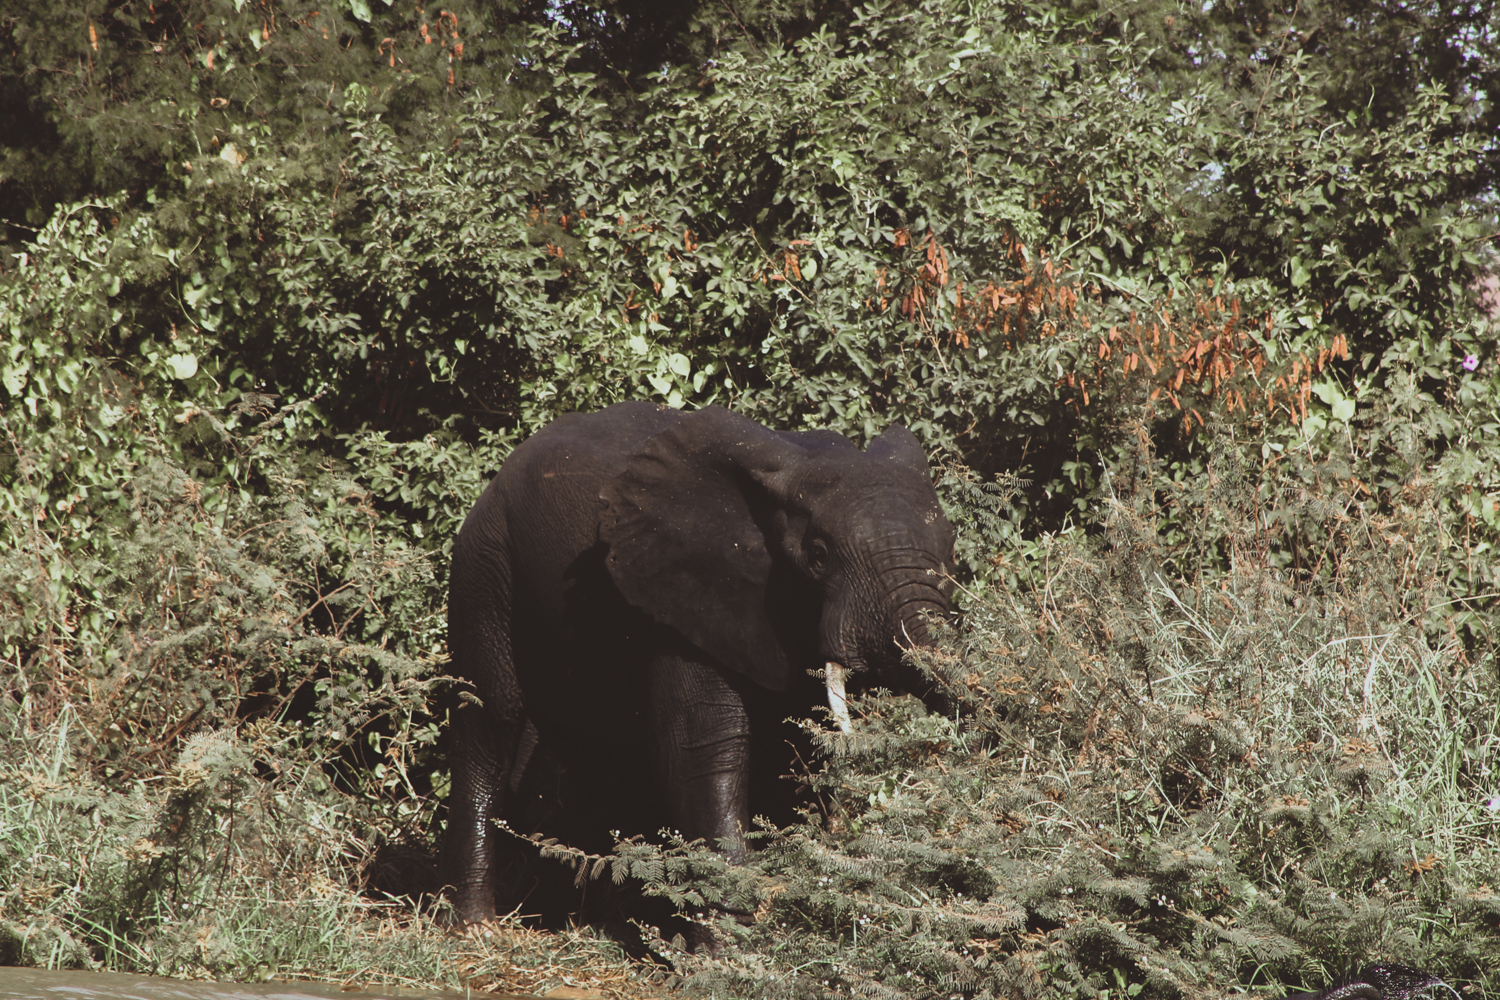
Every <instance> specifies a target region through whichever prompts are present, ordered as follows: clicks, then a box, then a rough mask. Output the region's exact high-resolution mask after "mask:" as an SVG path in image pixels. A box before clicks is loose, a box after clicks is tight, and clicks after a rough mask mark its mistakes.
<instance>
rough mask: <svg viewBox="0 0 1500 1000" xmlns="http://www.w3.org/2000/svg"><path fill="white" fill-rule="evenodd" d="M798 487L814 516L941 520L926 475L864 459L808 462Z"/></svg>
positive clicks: (898, 466)
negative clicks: (904, 516)
mask: <svg viewBox="0 0 1500 1000" xmlns="http://www.w3.org/2000/svg"><path fill="white" fill-rule="evenodd" d="M798 486H799V488H798V490H797V494H798V499H800V500H801V501H802V502H804V503H805V504H806V505H807V507H808V509H809V510H810V511H811V512H812V513H813V515H814V516H819V515H831V514H839V513H843V514H849V515H856V516H857V515H862V514H863V515H870V516H876V517H883V518H889V517H891V516H900V515H901V514H902V512H904V511H909V512H910V513H911V514H912V516H913V517H915V518H916V519H918V520H920V521H923V522H925V523H933V522H934V521H935V520H936V518H938V517H941V513H940V508H939V507H938V500H937V493H936V492H934V490H933V488H932V484H931V483H930V482H929V481H928V479H927V477H926V476H925V475H923V474H922V473H921V472H919V471H917V470H915V469H911V468H908V467H905V466H901V465H897V464H895V463H891V462H882V461H879V460H877V459H871V458H866V457H864V456H858V458H857V460H854V461H818V462H811V463H809V464H808V468H807V469H806V470H805V474H804V475H803V476H802V477H800V481H799V484H798Z"/></svg>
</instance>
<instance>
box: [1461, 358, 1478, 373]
mask: <svg viewBox="0 0 1500 1000" xmlns="http://www.w3.org/2000/svg"><path fill="white" fill-rule="evenodd" d="M1478 367H1479V358H1478V356H1477V355H1473V354H1466V355H1464V371H1466V372H1471V371H1473V370H1474V369H1476V368H1478Z"/></svg>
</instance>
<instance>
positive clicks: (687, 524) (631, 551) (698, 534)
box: [600, 407, 953, 727]
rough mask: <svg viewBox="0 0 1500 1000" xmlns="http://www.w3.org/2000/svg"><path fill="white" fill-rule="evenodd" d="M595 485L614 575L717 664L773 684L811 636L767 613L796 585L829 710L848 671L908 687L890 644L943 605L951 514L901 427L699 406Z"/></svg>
mask: <svg viewBox="0 0 1500 1000" xmlns="http://www.w3.org/2000/svg"><path fill="white" fill-rule="evenodd" d="M602 498H603V499H604V500H606V501H607V502H608V504H609V506H608V509H607V510H606V511H605V514H604V517H603V520H602V524H601V529H600V531H601V538H602V540H603V541H605V542H607V543H608V545H609V557H608V558H609V568H610V573H611V574H612V576H613V577H614V580H615V583H616V585H617V586H618V587H619V589H620V591H621V592H622V593H623V594H624V595H625V597H626V599H627V600H629V601H630V602H631V603H632V604H635V605H636V606H637V607H640V608H642V609H643V610H645V611H646V612H648V613H649V614H650V615H652V616H653V617H654V618H655V619H656V620H657V621H660V622H662V623H663V624H666V625H668V626H670V627H672V628H674V629H676V630H677V631H678V632H680V633H682V634H683V635H684V636H686V637H687V638H688V640H689V641H691V642H692V643H693V644H694V645H696V646H698V647H700V648H701V649H703V650H705V651H707V652H708V653H710V654H711V655H713V656H714V657H715V658H716V659H718V660H719V661H720V662H722V663H723V664H725V665H726V666H727V667H729V668H730V669H732V670H736V671H739V672H740V673H743V674H745V675H746V676H748V677H749V678H751V679H752V680H754V681H755V682H756V683H758V684H761V685H763V686H764V687H767V688H770V689H773V690H782V689H784V688H785V687H786V685H787V683H788V680H789V676H790V671H791V670H792V669H793V667H794V664H793V663H792V662H791V660H790V659H789V653H790V654H791V655H796V654H797V653H799V652H809V653H810V652H812V651H807V650H800V649H796V648H793V649H790V650H789V648H788V647H789V645H792V646H795V645H796V644H795V643H793V644H789V643H788V641H787V636H786V631H785V628H784V622H782V621H780V620H779V619H780V618H781V617H782V616H783V613H782V611H781V610H779V609H782V608H785V606H786V599H785V598H786V594H782V593H778V592H777V591H778V588H783V589H787V588H790V587H792V586H793V585H795V587H796V592H797V593H798V594H799V595H803V597H799V598H798V600H802V602H803V603H808V602H811V601H819V602H820V606H821V614H820V618H819V623H818V628H817V637H816V639H815V640H812V641H814V642H816V644H817V647H818V648H817V650H816V651H815V653H816V655H817V656H818V657H819V659H820V660H821V661H823V662H826V664H827V678H828V682H829V700H830V703H831V705H832V707H833V709H834V712H835V715H838V716H839V718H840V724H841V725H844V726H845V727H847V718H848V717H847V712H846V711H844V709H843V704H842V702H843V688H842V683H843V676H844V674H845V673H846V672H847V673H850V674H854V675H859V674H865V673H867V672H868V673H870V674H872V675H873V677H874V678H876V679H878V680H879V681H881V682H883V683H885V684H888V685H889V686H892V687H895V688H898V689H901V690H909V691H910V690H917V685H918V677H917V674H916V672H915V671H912V670H910V668H908V667H903V664H902V659H901V647H904V646H909V645H912V644H920V643H922V642H924V641H925V640H926V638H927V630H926V625H925V623H924V621H923V612H937V613H944V612H946V611H947V610H948V581H949V579H950V573H951V572H952V565H951V562H952V552H953V529H952V527H951V526H950V525H949V523H948V520H947V518H945V517H944V516H943V512H942V509H941V508H940V507H939V505H938V499H937V494H936V492H934V490H933V488H932V483H931V480H930V472H929V470H928V467H927V457H926V455H925V454H924V453H923V452H922V449H921V446H920V445H919V444H918V442H917V440H916V438H915V437H913V436H912V434H911V433H910V432H909V431H907V430H906V429H905V428H901V427H892V428H890V429H889V430H887V431H886V432H885V433H883V434H881V435H880V436H879V437H878V438H876V439H875V440H874V441H873V442H872V443H871V444H870V447H869V450H868V451H864V452H861V451H860V450H859V449H858V448H856V447H855V446H854V445H853V444H851V443H850V442H849V441H848V440H846V439H844V438H842V437H840V436H838V435H837V434H833V433H830V432H826V431H813V432H805V433H786V434H780V433H777V432H775V431H771V430H768V429H766V428H765V427H762V426H761V425H759V424H757V423H755V422H754V421H752V420H749V419H747V418H745V417H741V416H738V415H736V414H734V413H730V412H729V411H727V410H723V409H720V408H719V407H708V408H706V409H704V410H700V411H698V412H695V413H692V414H689V415H687V416H685V417H683V418H682V419H681V420H679V421H677V422H676V423H674V424H673V425H672V426H670V427H669V428H668V429H666V430H664V431H662V432H661V433H659V434H657V435H656V436H655V437H653V438H651V439H650V440H649V441H648V442H647V443H646V445H645V446H644V447H643V448H642V449H641V450H640V451H639V452H638V453H637V454H635V455H633V456H631V457H630V459H629V461H628V463H627V465H626V468H625V470H624V472H623V473H621V474H620V475H619V476H618V477H616V478H615V479H614V480H613V481H612V482H610V483H609V484H608V485H607V486H606V488H605V489H604V491H603V494H602ZM804 598H805V599H804ZM797 666H801V665H800V664H797ZM841 713H842V714H841Z"/></svg>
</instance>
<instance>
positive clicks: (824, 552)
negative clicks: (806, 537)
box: [807, 538, 828, 573]
mask: <svg viewBox="0 0 1500 1000" xmlns="http://www.w3.org/2000/svg"><path fill="white" fill-rule="evenodd" d="M807 567H808V569H811V570H812V571H813V572H814V573H821V572H823V570H825V569H827V568H828V545H827V544H826V543H825V542H824V541H823V539H821V538H814V539H813V540H812V541H811V542H809V543H808V546H807Z"/></svg>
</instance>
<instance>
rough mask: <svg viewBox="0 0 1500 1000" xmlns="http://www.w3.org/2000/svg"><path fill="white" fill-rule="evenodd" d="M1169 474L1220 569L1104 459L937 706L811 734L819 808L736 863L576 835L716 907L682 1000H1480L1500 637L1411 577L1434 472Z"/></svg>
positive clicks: (1421, 550)
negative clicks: (1260, 505) (1437, 978)
mask: <svg viewBox="0 0 1500 1000" xmlns="http://www.w3.org/2000/svg"><path fill="white" fill-rule="evenodd" d="M1267 479H1268V481H1274V477H1267ZM1158 485H1160V486H1163V487H1164V488H1165V489H1166V491H1167V495H1168V498H1169V502H1173V503H1177V504H1183V505H1202V506H1200V507H1199V508H1198V509H1200V510H1201V511H1202V512H1203V514H1204V520H1205V522H1206V521H1207V520H1209V519H1210V518H1213V519H1220V520H1222V521H1223V522H1225V523H1224V525H1223V526H1225V527H1228V528H1229V529H1231V530H1229V531H1228V532H1227V533H1226V535H1225V536H1224V537H1225V544H1226V545H1228V546H1229V548H1230V551H1231V561H1230V567H1229V570H1228V572H1227V573H1225V574H1223V575H1222V576H1215V577H1212V578H1210V577H1208V576H1203V577H1201V578H1199V579H1196V580H1194V579H1191V578H1189V577H1186V576H1184V575H1182V574H1180V573H1176V572H1173V571H1172V570H1171V569H1169V568H1168V567H1170V566H1171V565H1172V564H1173V563H1174V558H1175V557H1181V556H1183V555H1186V554H1187V553H1188V552H1190V551H1191V548H1190V547H1183V548H1181V549H1179V550H1176V551H1174V549H1173V547H1172V546H1170V545H1167V544H1165V543H1164V542H1163V541H1162V540H1161V538H1160V536H1159V535H1158V534H1157V532H1156V527H1157V526H1156V524H1155V517H1156V513H1155V511H1157V510H1158V508H1157V506H1156V504H1157V503H1158V502H1159V500H1160V495H1159V494H1157V493H1154V492H1152V491H1147V490H1139V491H1136V492H1134V493H1130V492H1126V491H1125V489H1124V488H1123V486H1121V485H1120V484H1112V485H1111V486H1110V487H1109V488H1107V489H1106V490H1104V491H1102V492H1101V493H1100V494H1099V495H1098V496H1097V503H1096V506H1095V512H1096V515H1097V522H1098V527H1099V528H1100V532H1099V534H1098V536H1097V537H1096V539H1095V540H1094V541H1093V542H1086V541H1085V540H1084V537H1083V536H1082V534H1081V533H1074V534H1068V535H1064V536H1060V537H1056V538H1050V539H1044V540H1043V541H1042V550H1043V554H1042V565H1043V567H1044V569H1043V572H1042V573H1040V574H1038V576H1037V581H1038V582H1037V584H1036V586H1034V587H1032V588H1030V589H1028V590H1024V591H1018V592H1013V593H1004V592H992V593H990V594H987V595H971V596H970V600H969V602H968V614H967V619H966V621H965V623H964V626H963V629H962V631H961V632H960V633H958V634H954V635H950V636H949V637H948V640H947V641H946V642H945V643H944V644H943V646H942V647H941V648H940V649H939V650H935V651H931V652H925V653H923V654H921V656H920V658H919V662H921V664H922V665H923V666H924V667H925V668H926V669H927V670H928V671H929V672H930V674H931V675H932V676H933V677H934V678H936V679H937V680H939V681H940V682H941V684H942V686H943V688H944V689H945V690H946V691H947V692H948V694H949V696H950V698H951V700H952V701H953V703H954V705H955V706H956V707H955V711H954V713H953V714H952V715H951V716H949V717H942V716H936V715H928V714H925V713H924V712H923V711H922V709H921V708H920V706H918V705H917V704H916V703H915V702H914V701H913V700H911V699H908V698H901V697H893V696H890V695H885V694H877V695H873V696H870V697H866V698H865V699H864V700H863V701H860V702H858V703H857V707H858V709H859V713H860V714H861V716H862V717H861V719H860V721H859V722H858V723H857V725H856V729H855V732H854V733H852V734H850V735H843V734H839V733H835V732H831V731H828V730H826V729H822V728H819V729H818V730H817V733H816V739H817V742H818V743H819V745H820V746H821V748H822V750H823V751H824V753H825V760H826V765H825V767H824V768H823V769H822V770H821V771H819V772H817V773H815V774H813V775H811V776H809V777H808V780H809V781H810V783H811V785H812V787H813V789H814V795H815V797H816V799H817V808H815V809H814V810H813V811H812V812H811V813H810V817H809V820H808V822H807V823H805V824H804V825H802V826H799V827H796V828H793V829H788V830H781V831H765V832H764V833H763V835H762V837H761V845H762V849H761V851H760V852H759V853H758V854H757V855H756V856H755V858H754V860H753V861H752V862H751V863H750V864H748V865H746V866H744V867H742V868H731V867H729V866H726V865H725V864H723V863H722V861H720V860H719V859H718V858H716V857H715V856H714V855H712V854H711V853H708V852H706V851H704V850H702V849H697V848H692V847H686V846H683V845H680V844H678V845H675V846H671V847H668V848H665V849H664V848H661V847H658V846H654V845H650V844H645V843H641V842H636V843H628V844H624V845H622V846H621V847H620V849H619V850H618V852H617V854H616V855H615V856H613V857H611V858H608V859H605V858H591V859H583V858H580V857H578V856H576V855H573V856H572V860H573V861H574V863H575V864H579V863H585V864H586V865H587V874H589V875H591V876H594V877H601V876H604V875H605V874H606V873H609V874H611V875H612V876H613V877H614V878H615V879H616V880H627V879H639V880H642V881H644V882H645V883H646V884H647V885H648V886H649V887H650V891H653V892H655V893H658V894H662V895H666V896H669V897H670V898H672V899H673V900H675V901H677V902H678V903H679V904H680V905H682V906H684V907H685V908H689V909H691V908H694V907H697V908H699V912H701V913H714V912H728V913H732V914H736V916H735V917H732V918H731V917H725V918H722V919H718V920H716V921H710V922H711V923H714V924H716V926H717V927H718V929H719V932H720V933H721V934H723V935H724V937H725V940H726V941H727V942H728V944H727V945H726V947H724V948H723V949H722V950H720V951H719V952H717V953H713V954H704V953H698V954H687V953H685V952H681V951H679V952H677V953H676V954H675V955H674V960H675V961H676V963H677V969H678V971H679V973H680V975H681V976H682V986H683V988H684V989H686V990H687V991H688V992H690V993H693V994H695V995H703V996H744V997H780V996H798V997H839V996H851V995H852V996H864V997H890V998H893V1000H894V998H896V997H932V998H937V997H949V996H953V997H1098V998H1116V997H1127V996H1130V997H1215V996H1224V995H1229V994H1235V995H1239V994H1247V995H1257V996H1268V997H1279V996H1281V995H1283V993H1284V992H1285V991H1287V990H1291V989H1294V988H1305V989H1318V988H1322V987H1324V986H1327V985H1329V984H1330V983H1332V982H1336V981H1337V980H1338V978H1339V977H1341V976H1343V975H1347V974H1350V973H1352V972H1354V971H1355V970H1356V969H1358V968H1360V967H1362V966H1363V965H1365V964H1367V963H1369V962H1373V961H1386V962H1397V963H1404V964H1409V965H1415V966H1418V967H1422V968H1425V969H1429V970H1432V971H1433V972H1436V973H1437V974H1439V975H1442V976H1444V977H1447V979H1448V981H1449V982H1451V983H1454V984H1455V985H1460V986H1463V987H1465V988H1466V989H1467V990H1469V991H1471V992H1472V991H1474V990H1482V991H1483V995H1488V993H1489V991H1492V990H1494V989H1496V988H1497V986H1500V982H1497V977H1496V972H1495V970H1496V969H1497V968H1500V896H1497V895H1496V894H1495V893H1494V891H1493V890H1492V888H1491V887H1492V886H1495V885H1500V849H1497V848H1496V846H1495V842H1494V841H1495V835H1496V833H1497V827H1500V799H1497V798H1496V797H1495V794H1496V791H1497V787H1496V786H1497V780H1496V776H1495V770H1494V769H1495V767H1496V764H1497V760H1496V751H1497V748H1500V708H1497V707H1496V705H1497V700H1496V694H1497V683H1496V678H1495V664H1494V662H1493V661H1492V660H1491V661H1489V662H1487V663H1482V664H1476V663H1475V662H1473V661H1472V659H1471V658H1470V657H1469V655H1468V654H1467V653H1466V652H1465V650H1464V648H1463V646H1462V645H1461V644H1460V643H1459V642H1458V641H1457V636H1458V626H1457V625H1456V624H1455V623H1456V621H1457V620H1458V618H1459V614H1458V612H1457V611H1456V608H1455V606H1454V605H1444V604H1443V603H1442V602H1440V601H1438V600H1436V599H1435V598H1434V597H1433V596H1432V595H1431V594H1430V593H1429V592H1427V591H1425V590H1424V587H1426V586H1429V585H1431V583H1432V581H1431V579H1430V577H1427V576H1425V575H1424V572H1423V567H1424V566H1427V565H1431V564H1432V559H1433V557H1434V556H1435V555H1436V554H1437V549H1438V547H1439V546H1444V545H1450V544H1452V540H1451V539H1446V538H1443V537H1441V533H1440V532H1429V531H1427V530H1426V528H1425V521H1424V518H1425V516H1426V515H1425V513H1424V511H1425V510H1426V508H1427V505H1429V504H1430V498H1424V497H1423V496H1422V495H1421V494H1420V491H1417V492H1415V493H1413V494H1411V495H1409V496H1408V497H1407V498H1406V500H1405V502H1403V503H1400V504H1397V505H1395V506H1392V507H1390V508H1388V509H1386V510H1384V511H1378V510H1376V509H1375V505H1370V507H1369V508H1368V509H1365V508H1362V507H1361V505H1360V504H1359V503H1358V502H1357V500H1356V498H1355V497H1354V496H1351V495H1344V494H1341V493H1340V492H1339V491H1338V490H1337V489H1324V490H1321V491H1318V490H1315V489H1308V488H1306V487H1305V486H1296V487H1295V488H1293V487H1292V485H1291V484H1288V483H1282V484H1281V493H1280V495H1279V496H1275V497H1274V498H1275V499H1276V500H1277V502H1276V503H1275V504H1274V505H1268V506H1267V507H1266V508H1265V509H1264V510H1262V511H1260V512H1259V513H1257V507H1256V500H1257V499H1260V500H1265V499H1267V497H1268V496H1272V495H1273V494H1274V491H1272V490H1269V489H1268V487H1267V486H1266V485H1264V484H1263V485H1262V486H1261V488H1260V489H1256V488H1254V487H1252V486H1251V485H1249V484H1248V483H1247V482H1246V480H1245V478H1244V475H1243V470H1240V471H1239V472H1238V473H1237V472H1236V471H1235V470H1234V469H1232V468H1226V465H1225V463H1220V464H1219V465H1218V467H1217V468H1215V469H1214V470H1212V472H1211V474H1210V475H1208V476H1205V477H1203V478H1202V479H1201V480H1200V481H1198V482H1195V483H1177V484H1175V487H1174V485H1173V484H1165V483H1163V484H1158ZM1173 493H1176V494H1177V495H1176V496H1172V494H1173ZM1210 503H1211V504H1212V505H1213V506H1212V507H1210V506H1207V505H1208V504H1210ZM1309 518H1310V519H1314V520H1319V521H1322V522H1323V523H1324V525H1325V538H1326V540H1327V546H1328V550H1327V552H1326V553H1325V555H1326V556H1327V559H1328V561H1329V562H1328V563H1326V564H1322V565H1321V569H1320V571H1319V573H1318V574H1316V575H1313V574H1310V573H1308V572H1306V571H1303V572H1301V573H1299V572H1298V571H1297V570H1296V569H1295V568H1277V567H1275V566H1274V565H1272V564H1271V561H1270V560H1269V559H1268V558H1267V557H1266V555H1265V552H1266V543H1268V542H1269V541H1271V540H1272V538H1273V537H1274V536H1275V535H1276V534H1277V532H1278V530H1280V529H1278V528H1276V527H1275V525H1276V524H1277V523H1278V522H1280V523H1283V524H1285V523H1290V522H1293V521H1297V520H1304V519H1309ZM1299 576H1300V577H1301V578H1302V579H1300V580H1299V579H1298V578H1299ZM554 853H555V854H557V856H559V857H568V856H569V852H567V851H566V850H562V849H554ZM745 913H749V914H753V916H752V917H751V918H748V919H747V918H745V917H744V916H743V914H745ZM667 947H670V946H667Z"/></svg>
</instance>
